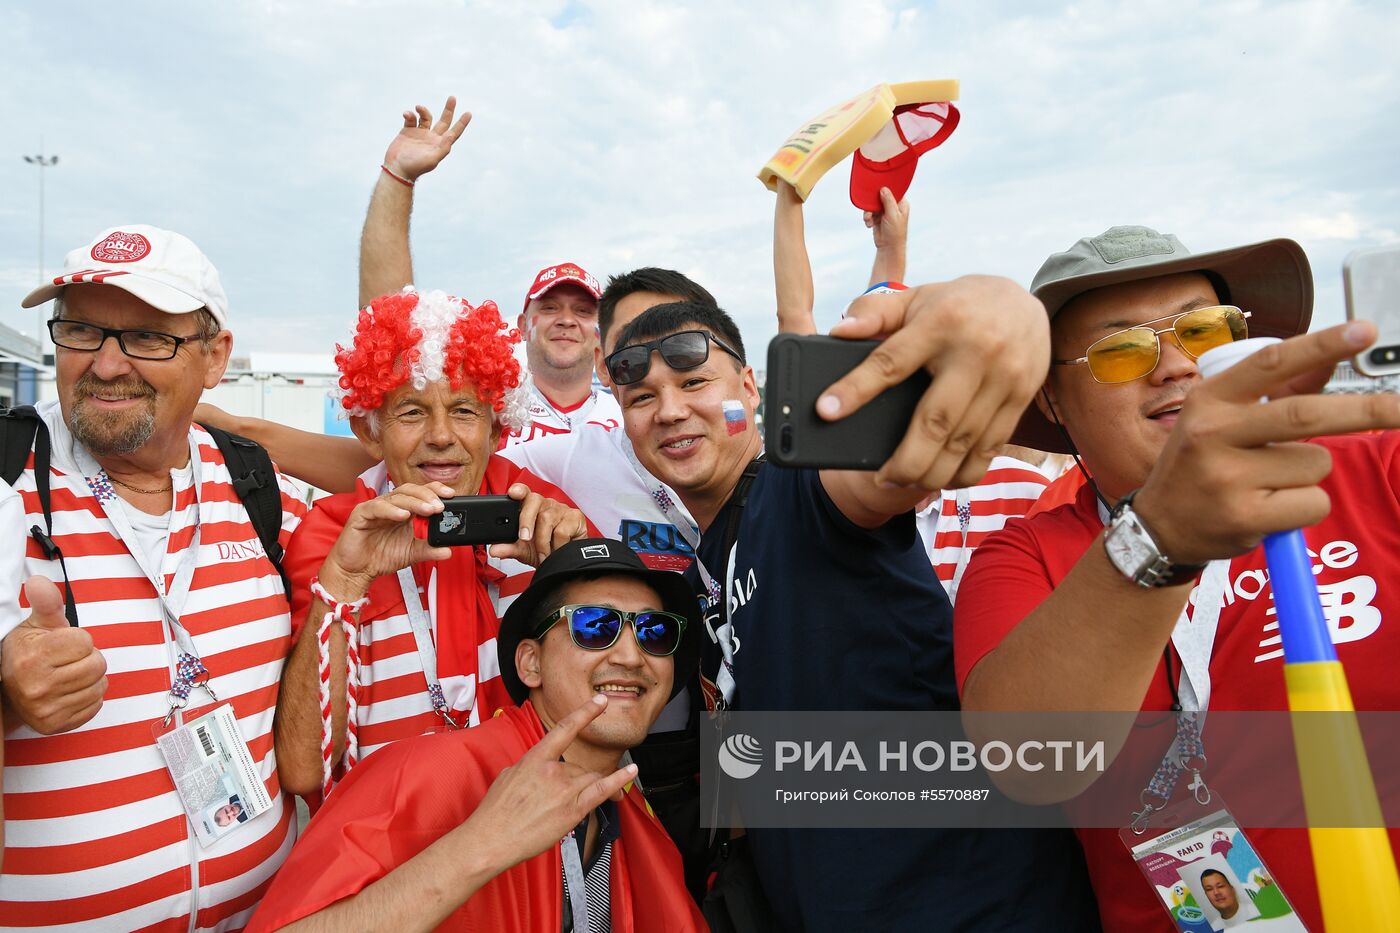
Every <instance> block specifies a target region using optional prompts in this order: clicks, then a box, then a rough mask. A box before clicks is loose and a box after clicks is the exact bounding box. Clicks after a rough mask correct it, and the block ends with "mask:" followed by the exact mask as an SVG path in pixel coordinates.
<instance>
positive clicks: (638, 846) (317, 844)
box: [249, 538, 705, 933]
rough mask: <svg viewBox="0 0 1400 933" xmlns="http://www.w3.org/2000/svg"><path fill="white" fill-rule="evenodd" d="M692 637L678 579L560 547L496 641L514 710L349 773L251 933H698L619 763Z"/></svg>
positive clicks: (624, 560)
mask: <svg viewBox="0 0 1400 933" xmlns="http://www.w3.org/2000/svg"><path fill="white" fill-rule="evenodd" d="M699 637H700V613H699V607H698V604H697V603H696V601H695V599H694V598H693V597H692V596H691V594H690V588H689V586H688V585H687V584H686V583H685V581H684V580H683V579H682V578H681V577H680V576H679V575H677V574H672V573H667V572H665V571H655V570H649V569H647V567H646V566H645V565H644V564H643V563H642V562H641V560H639V559H638V558H637V556H636V555H635V554H634V553H632V552H631V551H630V550H629V549H628V548H626V547H625V546H623V545H622V544H619V543H618V542H617V541H610V540H607V539H603V538H595V539H589V540H582V541H574V542H570V543H568V544H565V545H563V546H562V547H561V548H559V549H558V550H557V551H556V552H554V553H553V554H551V555H550V557H549V558H548V559H546V560H545V561H544V563H543V564H541V565H540V569H539V572H538V573H537V574H536V576H535V579H534V581H533V582H532V583H531V585H530V587H529V589H527V590H526V591H525V592H524V593H523V594H522V595H521V597H520V598H519V599H518V600H516V601H515V603H514V604H513V605H512V606H511V607H510V609H509V610H507V611H506V614H505V617H504V618H503V619H502V622H501V633H500V639H499V641H498V643H497V657H498V660H499V664H500V667H501V670H502V679H503V680H504V682H505V685H506V687H507V689H508V691H509V693H510V697H511V700H512V701H513V702H512V705H511V706H510V708H508V709H507V710H505V711H504V712H503V713H502V714H501V715H499V716H497V717H496V718H494V719H492V720H491V721H490V722H487V723H485V724H483V725H481V726H479V727H477V728H475V729H471V730H468V731H467V732H464V733H451V734H446V735H431V736H423V737H421V738H417V739H412V740H409V741H405V742H400V743H397V744H396V745H395V746H394V747H393V748H391V749H388V750H386V751H384V752H382V753H380V754H377V755H375V756H374V758H372V759H370V760H369V761H367V762H366V763H365V764H364V766H362V767H360V768H356V769H355V771H354V772H353V773H352V774H351V775H350V777H349V778H348V779H347V780H346V782H345V784H344V785H343V786H342V787H341V788H340V789H338V790H337V791H336V793H335V795H334V796H332V797H331V799H330V801H329V803H328V804H327V806H326V807H325V808H324V809H323V810H322V811H321V813H319V814H318V815H317V817H316V819H315V821H314V822H313V823H312V827H311V829H310V830H309V831H308V833H307V835H306V838H305V839H304V840H303V841H302V842H301V844H300V845H298V847H297V848H296V850H295V851H294V853H293V854H292V857H291V860H290V861H289V862H288V864H287V870H286V871H284V872H283V873H282V874H281V875H280V876H279V877H278V879H277V881H276V882H275V883H274V884H273V886H272V889H271V891H270V892H269V893H268V896H267V898H266V899H265V900H264V901H263V904H262V906H261V907H260V909H259V911H258V914H257V916H256V917H254V919H253V923H252V924H251V925H250V926H249V931H250V933H260V931H270V930H279V929H284V928H285V929H288V930H296V931H318V930H326V931H338V930H382V929H390V928H392V929H397V930H431V929H437V930H502V931H517V930H518V931H531V933H534V931H550V933H553V931H557V930H566V931H570V930H576V931H579V933H588V931H594V930H612V929H616V930H633V931H637V933H645V931H656V933H686V931H691V930H701V929H705V925H704V921H703V920H702V919H701V918H700V916H699V911H698V910H697V908H696V907H695V904H694V902H693V901H692V900H691V899H690V897H689V896H688V895H687V893H686V890H685V886H684V884H683V881H682V878H681V860H680V856H679V855H678V854H677V853H676V850H675V848H674V847H673V846H672V845H671V841H670V839H669V838H668V837H667V835H666V833H665V831H664V830H663V829H662V828H661V825H660V824H659V823H658V822H657V820H656V817H655V816H653V815H652V814H651V812H650V810H649V809H648V807H647V805H646V802H645V801H644V800H643V799H642V795H641V791H640V788H638V787H637V785H636V784H635V783H633V781H632V779H633V777H634V775H635V774H636V767H635V766H634V765H630V764H629V765H626V766H623V764H622V763H623V760H624V759H623V757H622V756H623V755H624V754H625V753H626V752H627V751H628V749H631V748H633V747H634V746H636V745H637V744H638V743H640V742H641V741H642V739H643V738H645V736H646V734H647V730H648V729H649V728H650V726H651V724H652V722H653V721H655V719H656V717H657V716H658V715H659V714H660V713H661V709H662V707H663V706H664V705H665V704H666V701H667V699H668V698H670V697H671V696H672V695H674V694H675V693H676V692H677V691H678V690H679V689H680V687H681V683H682V682H683V681H684V680H686V679H688V677H687V675H688V674H690V673H692V672H693V671H694V668H695V664H696V658H697V655H698V650H699ZM515 704H519V705H515ZM561 840H562V841H561Z"/></svg>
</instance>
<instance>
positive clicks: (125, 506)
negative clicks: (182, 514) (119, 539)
mask: <svg viewBox="0 0 1400 933" xmlns="http://www.w3.org/2000/svg"><path fill="white" fill-rule="evenodd" d="M192 477H193V473H192V464H188V463H187V464H185V466H184V467H183V468H182V469H179V470H172V471H171V479H172V482H173V483H174V484H175V486H176V487H178V488H183V487H185V486H187V485H189V483H190V481H191V478H192ZM117 502H118V503H120V504H121V509H122V511H123V512H124V513H126V521H127V524H129V525H130V526H131V533H132V534H134V535H135V536H136V540H135V541H128V542H126V544H127V546H128V547H131V546H133V545H134V546H135V547H137V548H140V550H141V555H142V556H143V557H144V558H145V559H146V566H148V567H159V566H160V565H161V563H162V562H163V561H164V560H165V551H166V546H167V545H168V544H169V542H170V513H169V512H162V513H161V514H159V515H152V514H151V513H149V512H143V511H141V510H140V509H138V508H137V507H136V506H134V505H132V504H131V503H130V502H127V501H126V500H125V499H123V498H122V497H121V496H117Z"/></svg>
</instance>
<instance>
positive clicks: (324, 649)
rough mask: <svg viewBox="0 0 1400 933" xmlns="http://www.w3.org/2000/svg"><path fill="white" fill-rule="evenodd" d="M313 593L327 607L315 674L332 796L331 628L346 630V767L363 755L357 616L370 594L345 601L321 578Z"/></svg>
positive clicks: (325, 782) (324, 786)
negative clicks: (360, 736) (329, 591)
mask: <svg viewBox="0 0 1400 933" xmlns="http://www.w3.org/2000/svg"><path fill="white" fill-rule="evenodd" d="M311 595H312V596H314V597H316V598H317V599H319V600H320V601H321V602H322V603H323V604H324V605H325V607H326V614H325V615H324V616H322V617H321V624H320V625H319V626H318V627H317V629H316V642H317V645H316V653H317V658H316V675H317V680H318V682H319V689H318V698H319V700H320V702H321V793H322V794H323V795H329V794H330V792H331V789H332V788H333V787H335V769H336V764H337V762H335V761H333V760H332V759H331V755H332V742H331V730H332V728H333V724H332V722H331V692H330V683H331V669H330V666H331V647H330V646H331V629H332V628H333V627H334V626H335V625H337V624H339V626H340V628H341V631H343V632H344V633H345V757H344V762H345V767H346V768H347V769H348V768H351V767H354V765H355V763H356V762H357V761H358V760H359V757H360V740H359V731H360V727H359V706H360V648H359V637H358V629H359V624H358V619H357V617H358V615H359V612H360V610H361V609H363V608H364V607H365V606H367V605H369V596H367V595H366V596H362V597H360V598H359V599H357V600H355V601H354V602H348V603H343V602H341V601H340V600H338V599H336V598H335V597H334V596H332V595H331V594H330V593H328V592H326V588H325V587H324V586H322V585H321V579H320V578H319V577H313V578H312V579H311Z"/></svg>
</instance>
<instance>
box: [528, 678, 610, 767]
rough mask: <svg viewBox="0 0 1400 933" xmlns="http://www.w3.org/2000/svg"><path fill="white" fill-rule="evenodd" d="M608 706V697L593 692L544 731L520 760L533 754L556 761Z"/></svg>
mask: <svg viewBox="0 0 1400 933" xmlns="http://www.w3.org/2000/svg"><path fill="white" fill-rule="evenodd" d="M607 708H608V698H607V697H606V696H605V695H604V694H601V693H595V694H593V696H592V697H590V698H589V699H588V702H586V703H584V704H583V705H582V706H580V707H579V708H578V709H576V710H574V711H573V712H572V713H570V714H569V715H567V716H565V717H564V718H563V719H561V720H559V721H558V722H556V723H555V724H554V728H553V729H550V730H549V732H547V733H545V737H544V738H542V739H540V740H539V742H537V743H536V744H535V747H534V748H532V749H530V750H529V751H528V752H526V753H525V755H524V756H522V758H521V760H522V761H523V760H524V759H525V758H527V757H529V756H531V755H533V756H534V757H536V758H543V759H544V760H545V761H557V760H558V759H559V757H560V756H561V755H563V754H564V752H565V750H566V749H568V747H569V746H570V745H572V744H574V739H576V738H578V734H579V733H580V732H582V731H583V730H584V728H585V727H586V726H587V725H588V724H589V723H590V722H592V721H593V720H595V719H597V718H598V717H599V716H600V715H602V713H603V710H605V709H607Z"/></svg>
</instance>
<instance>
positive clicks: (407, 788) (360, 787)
mask: <svg viewBox="0 0 1400 933" xmlns="http://www.w3.org/2000/svg"><path fill="white" fill-rule="evenodd" d="M543 736H544V727H543V726H542V725H541V724H540V720H539V717H538V716H536V715H535V711H534V708H533V707H531V706H530V705H529V704H528V703H526V704H525V705H524V706H516V707H511V708H510V709H508V710H505V711H504V712H502V713H501V715H499V716H497V717H496V718H494V719H492V720H491V721H489V722H485V723H482V724H481V725H479V726H476V727H475V728H472V729H463V730H459V731H456V732H445V733H438V734H436V735H426V736H421V737H419V738H416V739H406V740H404V741H401V742H395V743H394V744H393V745H390V746H389V747H388V748H385V749H382V750H380V751H378V752H376V753H375V754H374V755H372V756H370V757H369V758H367V759H365V760H364V761H363V762H361V763H360V765H359V766H358V767H356V768H355V769H354V770H352V771H351V772H350V774H349V776H348V777H347V778H346V779H345V781H344V782H342V783H341V785H340V786H339V787H338V788H337V789H336V792H335V793H334V794H332V795H331V797H330V798H329V801H328V802H327V804H326V805H325V807H324V808H323V809H322V810H321V812H320V813H318V814H317V815H316V818H315V819H314V820H312V822H311V825H310V827H308V829H307V832H306V835H305V836H303V837H302V839H301V841H299V842H298V843H297V844H296V845H295V846H294V847H293V849H292V853H291V856H290V857H289V858H288V859H287V862H286V864H284V865H283V866H282V869H281V871H279V872H278V874H277V877H276V878H275V879H274V880H273V882H272V886H271V888H269V890H268V892H267V896H266V897H264V898H263V901H262V904H261V905H260V906H259V907H258V910H257V913H256V914H255V915H254V916H253V919H252V921H251V922H250V923H249V924H248V928H247V933H265V931H271V930H277V929H280V928H281V927H283V926H285V925H287V924H289V923H292V922H294V921H296V920H300V919H301V918H303V917H306V916H309V915H311V914H313V913H315V912H317V911H318V910H321V909H323V908H325V907H328V906H329V905H331V904H333V903H335V902H336V901H339V900H341V899H343V898H346V897H350V896H352V895H354V894H356V893H358V892H359V891H361V890H363V889H364V888H366V887H367V886H369V885H370V884H372V883H373V882H375V881H377V880H379V879H380V878H382V877H384V876H385V875H387V874H388V873H389V872H390V871H392V870H393V869H394V868H396V867H398V866H399V865H401V864H403V863H404V862H407V861H408V860H409V859H411V858H413V857H414V856H415V855H417V854H418V853H419V852H421V851H423V850H424V849H425V848H427V847H428V846H429V845H431V844H432V843H433V842H435V841H437V840H438V839H439V838H440V837H442V836H443V835H445V834H446V833H447V832H448V831H450V830H452V829H454V828H456V827H457V826H459V825H461V824H462V822H463V821H465V820H466V818H467V817H469V816H470V815H471V814H472V812H473V811H474V810H475V809H476V806H477V804H478V803H479V802H480V801H481V798H482V797H484V796H485V794H486V791H487V789H488V788H489V787H490V786H491V782H492V781H493V780H495V778H496V776H497V775H498V774H500V773H501V771H503V770H504V769H505V768H507V767H509V766H510V765H513V764H515V763H516V761H518V760H519V759H520V756H521V755H523V754H525V752H526V751H528V750H529V749H530V748H531V747H532V746H533V745H534V744H535V743H536V742H538V741H539V740H540V739H541V738H542V737H543ZM618 813H619V822H620V831H621V835H620V836H619V838H618V839H617V841H616V842H614V843H613V849H612V863H611V886H610V889H611V895H612V925H613V930H615V931H617V933H652V931H655V933H674V931H687V930H706V929H708V927H707V926H706V925H705V921H704V918H703V917H702V916H701V915H700V911H699V909H698V908H697V907H696V906H695V902H694V901H693V900H691V898H690V895H689V894H688V893H687V891H686V888H685V882H684V879H683V876H682V871H681V857H680V854H679V853H678V852H677V851H676V849H675V846H674V845H673V844H672V843H671V839H670V837H669V836H667V835H666V831H665V830H664V829H663V828H662V827H661V824H660V823H659V822H658V821H657V819H656V817H655V816H653V815H652V813H651V810H650V808H648V806H647V804H646V801H645V799H644V798H643V797H642V794H641V791H640V790H638V789H637V787H636V785H628V788H627V792H626V793H625V794H623V798H622V802H621V803H620V804H618ZM561 878H562V866H561V865H560V857H559V848H558V846H551V847H550V848H549V849H548V850H546V851H545V852H543V853H541V854H540V855H537V856H535V857H534V858H532V859H527V860H526V861H524V862H521V863H520V864H519V865H516V866H515V867H514V868H511V869H509V870H507V871H506V872H504V873H502V874H500V875H497V876H496V877H495V878H494V879H492V880H491V881H490V882H489V883H488V884H487V885H486V886H485V887H483V888H482V889H481V890H480V891H478V892H477V893H476V894H475V895H473V896H472V898H471V899H470V900H469V901H467V903H465V904H463V905H462V906H461V907H459V908H458V909H457V910H456V911H455V912H454V913H453V914H452V915H451V916H449V917H448V918H447V920H446V921H445V922H444V923H443V924H442V925H441V926H439V927H438V929H439V930H449V931H450V930H491V931H498V930H499V931H526V933H558V931H559V929H560V926H561V923H562V921H563V903H564V891H563V885H562V882H561ZM384 919H385V922H386V924H391V923H392V921H393V918H390V917H386V918H384Z"/></svg>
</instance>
